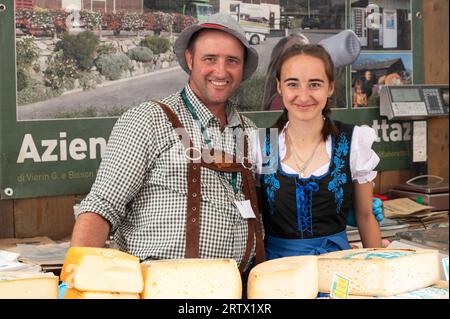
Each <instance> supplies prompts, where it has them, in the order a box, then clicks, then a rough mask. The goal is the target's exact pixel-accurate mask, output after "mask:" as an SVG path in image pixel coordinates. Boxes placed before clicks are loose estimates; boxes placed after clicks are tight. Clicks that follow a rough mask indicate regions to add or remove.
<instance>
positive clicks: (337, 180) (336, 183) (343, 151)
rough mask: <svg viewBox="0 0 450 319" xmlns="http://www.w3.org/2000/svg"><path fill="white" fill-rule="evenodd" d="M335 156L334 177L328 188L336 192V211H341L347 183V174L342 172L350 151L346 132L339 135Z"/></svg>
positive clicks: (332, 174)
mask: <svg viewBox="0 0 450 319" xmlns="http://www.w3.org/2000/svg"><path fill="white" fill-rule="evenodd" d="M337 144H338V145H337V148H336V151H335V153H334V156H333V164H334V169H333V171H332V172H331V176H332V179H331V181H330V182H329V183H328V190H329V191H331V192H333V193H334V202H335V204H336V213H337V214H339V212H340V211H341V207H342V204H343V202H344V189H343V188H342V185H344V184H345V183H347V175H346V174H345V173H343V172H342V169H343V168H344V165H345V159H344V158H345V157H346V156H347V155H348V152H349V148H350V147H349V140H348V139H347V136H345V134H344V133H341V134H340V135H339V141H338V143H337Z"/></svg>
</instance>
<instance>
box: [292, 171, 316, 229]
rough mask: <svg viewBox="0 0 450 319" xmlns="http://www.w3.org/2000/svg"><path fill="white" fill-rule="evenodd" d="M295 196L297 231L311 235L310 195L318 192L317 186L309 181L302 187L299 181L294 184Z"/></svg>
mask: <svg viewBox="0 0 450 319" xmlns="http://www.w3.org/2000/svg"><path fill="white" fill-rule="evenodd" d="M295 189H296V190H295V195H296V199H297V223H298V230H299V231H300V232H301V233H302V237H303V233H305V232H307V233H310V234H312V233H313V229H312V213H311V208H312V193H313V192H317V191H318V190H319V185H318V184H317V183H316V182H314V181H310V182H308V183H306V184H304V185H302V184H300V183H299V180H296V182H295Z"/></svg>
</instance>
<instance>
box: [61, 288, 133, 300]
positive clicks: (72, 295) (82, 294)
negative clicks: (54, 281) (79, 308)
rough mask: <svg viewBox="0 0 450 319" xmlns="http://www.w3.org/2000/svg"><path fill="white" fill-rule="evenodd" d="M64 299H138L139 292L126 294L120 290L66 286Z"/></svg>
mask: <svg viewBox="0 0 450 319" xmlns="http://www.w3.org/2000/svg"><path fill="white" fill-rule="evenodd" d="M64 299H139V294H128V293H122V292H101V291H79V290H77V289H75V288H68V289H67V290H66V294H65V295H64Z"/></svg>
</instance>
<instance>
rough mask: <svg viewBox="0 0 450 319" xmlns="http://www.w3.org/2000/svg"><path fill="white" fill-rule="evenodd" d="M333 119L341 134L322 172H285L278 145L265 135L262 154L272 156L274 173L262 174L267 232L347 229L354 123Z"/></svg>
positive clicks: (296, 235) (299, 235) (293, 234)
mask: <svg viewBox="0 0 450 319" xmlns="http://www.w3.org/2000/svg"><path fill="white" fill-rule="evenodd" d="M334 123H335V125H336V127H337V128H338V130H339V134H338V136H336V137H335V136H332V151H331V159H330V166H329V169H328V171H327V172H326V173H325V174H323V175H322V176H310V177H309V178H301V177H299V176H298V175H297V174H289V173H286V172H284V171H283V169H282V167H281V163H280V156H279V150H278V148H277V149H271V145H270V140H269V136H267V137H266V141H265V145H264V147H263V152H265V153H263V154H265V155H266V156H269V157H270V163H265V164H266V165H269V166H273V167H274V169H273V173H271V174H264V175H261V186H262V194H263V203H264V204H263V207H262V212H263V222H264V228H265V233H266V234H267V235H271V236H275V237H279V238H286V239H306V238H317V237H323V236H329V235H333V234H336V233H339V232H342V231H344V230H345V229H346V224H347V223H346V218H347V213H348V211H349V209H350V208H351V207H352V205H353V201H352V197H353V182H352V178H351V171H350V146H351V138H352V133H353V127H354V126H353V125H348V124H344V123H341V122H338V121H335V122H334ZM272 144H275V145H278V143H272ZM272 155H275V156H272ZM274 164H277V165H275V166H274Z"/></svg>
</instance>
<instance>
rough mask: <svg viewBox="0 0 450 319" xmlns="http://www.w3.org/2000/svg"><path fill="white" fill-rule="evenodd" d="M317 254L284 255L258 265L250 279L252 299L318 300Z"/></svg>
mask: <svg viewBox="0 0 450 319" xmlns="http://www.w3.org/2000/svg"><path fill="white" fill-rule="evenodd" d="M318 285H319V278H318V267H317V257H316V256H295V257H283V258H278V259H273V260H269V261H266V262H263V263H261V264H259V265H257V266H255V267H254V268H253V269H252V270H251V271H250V275H249V278H248V287H247V297H248V299H284V298H286V299H314V298H316V297H317V294H318V292H319V291H318Z"/></svg>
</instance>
